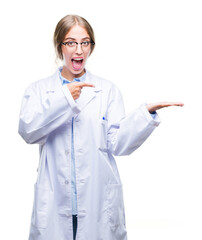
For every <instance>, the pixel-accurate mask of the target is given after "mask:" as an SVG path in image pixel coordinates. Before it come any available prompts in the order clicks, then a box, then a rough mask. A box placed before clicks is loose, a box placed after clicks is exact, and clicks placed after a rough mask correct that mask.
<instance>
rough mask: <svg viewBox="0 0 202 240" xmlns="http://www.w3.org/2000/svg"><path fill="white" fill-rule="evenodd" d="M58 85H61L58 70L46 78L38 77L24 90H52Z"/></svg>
mask: <svg viewBox="0 0 202 240" xmlns="http://www.w3.org/2000/svg"><path fill="white" fill-rule="evenodd" d="M58 86H61V84H60V79H59V74H58V70H57V71H56V72H55V73H54V74H52V75H51V76H48V77H46V78H42V79H39V80H37V81H34V82H32V83H31V84H30V85H29V86H28V87H27V89H26V91H37V90H46V91H47V90H54V89H55V88H57V87H58Z"/></svg>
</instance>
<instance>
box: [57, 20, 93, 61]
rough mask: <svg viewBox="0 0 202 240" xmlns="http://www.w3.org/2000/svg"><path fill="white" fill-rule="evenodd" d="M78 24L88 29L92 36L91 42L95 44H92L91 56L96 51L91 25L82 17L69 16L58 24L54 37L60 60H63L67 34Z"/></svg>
mask: <svg viewBox="0 0 202 240" xmlns="http://www.w3.org/2000/svg"><path fill="white" fill-rule="evenodd" d="M76 24H78V25H79V26H81V27H83V28H85V29H86V31H87V33H88V35H89V36H90V39H91V41H92V42H93V43H94V44H91V52H90V54H91V53H92V52H93V50H94V47H95V35H94V31H93V29H92V27H91V25H90V24H89V23H88V22H87V21H86V20H85V19H84V18H83V17H80V16H78V15H67V16H65V17H63V18H62V19H61V20H60V21H59V22H58V24H57V25H56V28H55V32H54V36H53V43H54V47H55V52H56V56H57V57H58V58H59V59H60V60H63V55H62V49H61V43H62V42H63V41H64V38H65V36H66V34H67V33H68V32H69V31H70V29H71V28H72V27H73V26H75V25H76Z"/></svg>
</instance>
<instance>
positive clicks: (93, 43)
mask: <svg viewBox="0 0 202 240" xmlns="http://www.w3.org/2000/svg"><path fill="white" fill-rule="evenodd" d="M70 42H71V43H75V44H76V45H74V46H69V45H68V43H70ZM86 42H87V43H88V44H89V43H91V44H92V45H95V42H93V41H83V42H80V43H78V42H76V41H69V42H61V45H64V46H65V47H70V48H73V47H78V45H79V44H81V47H82V46H84V45H83V44H84V43H86ZM88 46H89V45H87V46H84V47H88Z"/></svg>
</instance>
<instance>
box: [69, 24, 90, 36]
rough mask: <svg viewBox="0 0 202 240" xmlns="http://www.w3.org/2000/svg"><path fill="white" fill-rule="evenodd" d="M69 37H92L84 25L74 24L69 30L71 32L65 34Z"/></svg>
mask: <svg viewBox="0 0 202 240" xmlns="http://www.w3.org/2000/svg"><path fill="white" fill-rule="evenodd" d="M67 38H74V39H83V38H90V36H89V34H88V32H87V31H86V29H85V28H84V27H81V26H79V25H74V26H73V27H72V28H71V29H70V30H69V32H68V33H67V34H66V35H65V39H67Z"/></svg>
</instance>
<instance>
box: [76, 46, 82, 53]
mask: <svg viewBox="0 0 202 240" xmlns="http://www.w3.org/2000/svg"><path fill="white" fill-rule="evenodd" d="M76 53H77V54H82V53H83V49H82V45H81V44H77V46H76Z"/></svg>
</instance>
